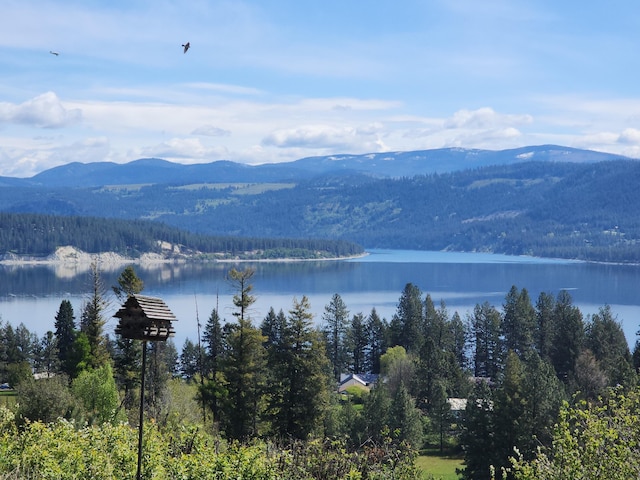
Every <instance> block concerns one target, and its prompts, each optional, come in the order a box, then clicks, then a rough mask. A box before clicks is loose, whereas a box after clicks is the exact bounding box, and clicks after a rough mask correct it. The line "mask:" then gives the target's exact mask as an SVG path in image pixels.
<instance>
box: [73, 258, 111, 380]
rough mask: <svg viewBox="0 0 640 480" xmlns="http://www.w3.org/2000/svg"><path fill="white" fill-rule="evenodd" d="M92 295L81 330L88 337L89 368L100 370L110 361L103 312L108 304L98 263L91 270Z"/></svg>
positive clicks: (81, 322)
mask: <svg viewBox="0 0 640 480" xmlns="http://www.w3.org/2000/svg"><path fill="white" fill-rule="evenodd" d="M90 283H91V295H90V296H89V299H88V300H87V301H86V302H85V304H84V306H83V309H82V314H81V317H80V330H81V331H82V332H83V333H84V334H85V335H86V336H87V340H88V341H89V347H90V349H91V357H90V360H89V365H88V366H89V367H93V368H98V367H100V366H102V365H104V364H105V363H106V362H108V361H109V360H110V357H109V352H108V350H107V345H106V338H105V336H104V324H105V323H106V320H105V318H104V317H103V312H104V311H105V309H106V308H107V306H108V304H107V301H106V300H105V289H104V285H103V283H102V278H101V277H100V271H99V269H98V265H97V263H96V262H93V263H92V264H91V270H90Z"/></svg>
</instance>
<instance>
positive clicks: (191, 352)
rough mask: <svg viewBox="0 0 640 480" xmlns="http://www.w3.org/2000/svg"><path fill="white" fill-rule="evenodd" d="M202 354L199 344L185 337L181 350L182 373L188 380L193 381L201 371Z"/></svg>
mask: <svg viewBox="0 0 640 480" xmlns="http://www.w3.org/2000/svg"><path fill="white" fill-rule="evenodd" d="M200 355H201V352H198V346H197V345H196V344H194V343H193V342H192V341H191V340H189V339H188V338H187V339H185V341H184V345H183V346H182V351H181V352H180V374H181V375H182V378H184V379H185V380H186V381H187V382H191V381H193V379H194V378H195V377H196V375H197V374H198V371H199V365H200Z"/></svg>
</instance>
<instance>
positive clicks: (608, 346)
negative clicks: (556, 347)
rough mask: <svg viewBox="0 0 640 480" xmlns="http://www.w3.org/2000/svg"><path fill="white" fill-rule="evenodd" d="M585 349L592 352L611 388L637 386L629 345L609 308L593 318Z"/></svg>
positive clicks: (588, 326) (587, 328) (588, 328)
mask: <svg viewBox="0 0 640 480" xmlns="http://www.w3.org/2000/svg"><path fill="white" fill-rule="evenodd" d="M585 347H586V348H588V349H589V350H591V352H593V354H594V356H595V359H596V360H597V362H598V363H599V364H600V366H601V368H602V370H603V371H604V373H605V374H606V376H607V384H608V385H609V386H612V387H613V386H616V385H624V386H625V387H631V386H633V385H635V384H636V382H637V379H636V374H635V372H634V369H633V359H632V357H631V352H630V350H629V344H628V342H627V339H626V338H625V336H624V332H623V330H622V326H621V325H620V322H618V320H617V319H616V318H615V317H614V315H613V313H612V312H611V307H610V306H609V305H605V306H604V307H602V308H600V309H599V311H598V313H596V314H594V315H593V316H592V317H591V321H590V322H589V323H588V324H587V327H586V339H585Z"/></svg>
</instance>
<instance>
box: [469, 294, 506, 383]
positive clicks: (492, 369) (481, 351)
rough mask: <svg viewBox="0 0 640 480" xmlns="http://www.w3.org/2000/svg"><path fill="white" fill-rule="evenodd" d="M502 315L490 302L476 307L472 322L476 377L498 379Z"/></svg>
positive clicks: (500, 362) (500, 356)
mask: <svg viewBox="0 0 640 480" xmlns="http://www.w3.org/2000/svg"><path fill="white" fill-rule="evenodd" d="M500 322H501V317H500V313H499V312H498V311H497V310H496V308H495V307H493V306H491V305H489V303H488V302H485V303H483V304H482V305H476V306H475V308H474V309H473V316H472V317H471V320H470V324H471V325H470V327H471V328H470V329H471V335H472V337H473V343H474V359H473V361H474V375H475V376H476V377H487V378H492V379H496V378H497V377H498V374H499V372H500V370H501V365H502V338H501V336H500V330H501V328H500Z"/></svg>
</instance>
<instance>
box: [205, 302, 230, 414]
mask: <svg viewBox="0 0 640 480" xmlns="http://www.w3.org/2000/svg"><path fill="white" fill-rule="evenodd" d="M203 339H204V355H205V356H204V358H205V362H204V372H205V380H204V384H201V385H200V386H199V389H200V391H199V400H201V401H203V402H204V403H205V404H206V405H208V406H209V409H210V410H211V413H212V415H213V421H214V422H216V423H217V422H218V421H219V415H220V408H219V405H220V399H222V398H224V396H225V389H224V378H223V375H222V362H223V359H224V354H225V339H224V334H223V328H222V325H221V323H220V317H219V315H218V310H217V309H215V308H214V309H213V310H212V311H211V315H210V316H209V319H208V320H207V324H206V325H205V328H204V334H203Z"/></svg>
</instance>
